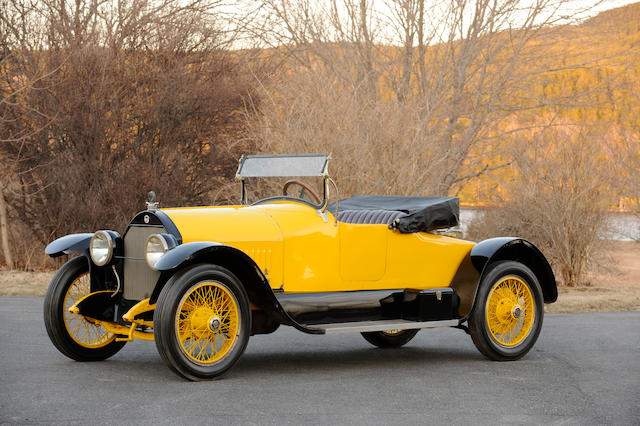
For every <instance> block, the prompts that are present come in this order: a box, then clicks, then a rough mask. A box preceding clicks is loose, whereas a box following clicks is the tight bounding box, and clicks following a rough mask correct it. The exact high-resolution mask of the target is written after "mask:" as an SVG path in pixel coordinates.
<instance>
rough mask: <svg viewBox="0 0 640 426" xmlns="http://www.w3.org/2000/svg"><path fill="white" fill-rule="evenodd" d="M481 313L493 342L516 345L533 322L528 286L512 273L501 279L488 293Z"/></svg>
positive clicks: (533, 308)
mask: <svg viewBox="0 0 640 426" xmlns="http://www.w3.org/2000/svg"><path fill="white" fill-rule="evenodd" d="M485 315H486V323H487V327H488V329H489V333H490V335H491V338H492V339H493V340H494V341H495V342H497V343H498V344H500V345H502V346H505V347H515V346H518V345H519V344H521V343H522V342H523V341H524V340H525V339H526V338H527V336H529V334H530V333H531V330H532V329H533V323H534V321H535V316H536V310H535V305H534V301H533V295H532V293H531V289H530V288H529V286H528V285H527V284H526V283H525V282H524V281H523V280H522V279H521V278H519V277H517V276H515V275H509V276H506V277H504V278H502V279H501V280H500V281H498V282H496V283H495V284H494V285H493V287H492V288H491V290H490V292H489V296H488V297H487V302H486V307H485Z"/></svg>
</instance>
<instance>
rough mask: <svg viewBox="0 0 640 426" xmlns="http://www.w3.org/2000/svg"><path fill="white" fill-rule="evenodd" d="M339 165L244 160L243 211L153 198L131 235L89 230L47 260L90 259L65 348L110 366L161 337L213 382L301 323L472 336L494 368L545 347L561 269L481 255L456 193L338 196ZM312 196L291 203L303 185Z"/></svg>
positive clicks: (79, 267) (513, 241)
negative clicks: (140, 343)
mask: <svg viewBox="0 0 640 426" xmlns="http://www.w3.org/2000/svg"><path fill="white" fill-rule="evenodd" d="M328 162H329V157H328V156H327V155H319V154H301V155H252V156H245V157H243V158H242V159H241V160H240V165H239V168H238V172H237V179H238V180H239V181H240V182H241V187H242V202H241V203H240V204H239V205H231V206H217V207H197V208H170V209H159V208H158V203H157V202H156V201H155V198H154V197H155V196H154V194H152V193H151V194H150V199H149V201H148V202H147V209H146V210H144V211H142V212H140V213H138V214H137V215H136V216H135V217H134V218H133V220H132V221H131V222H130V223H129V224H128V225H127V227H126V229H125V231H124V233H123V234H122V236H121V235H120V234H119V233H117V232H115V231H112V230H102V231H97V232H95V233H87V234H73V235H67V236H64V237H62V238H59V239H57V240H55V241H53V242H52V243H50V244H49V245H48V246H47V248H46V253H47V254H48V255H49V256H52V257H56V256H61V255H64V254H69V253H79V254H80V255H79V256H76V257H73V258H72V259H71V260H69V261H68V262H67V263H65V264H64V265H63V266H62V267H61V268H60V270H59V271H58V272H57V273H56V275H55V276H54V278H53V279H52V281H51V284H50V286H49V290H48V292H47V295H46V297H45V302H44V320H45V325H46V329H47V332H48V334H49V337H50V338H51V341H52V342H53V344H54V345H55V346H56V347H57V348H58V349H59V350H60V352H62V353H63V354H65V355H66V356H68V357H69V358H72V359H74V360H77V361H96V360H103V359H106V358H108V357H110V356H112V355H114V354H115V353H116V352H118V351H119V350H120V349H122V347H123V346H124V345H125V344H126V342H128V341H131V340H133V339H143V340H153V341H155V344H156V347H157V349H158V352H159V353H160V355H161V357H162V358H163V359H164V361H165V362H166V363H167V364H168V365H169V367H170V368H171V369H173V370H174V371H175V372H177V373H178V374H180V375H182V376H184V377H186V378H187V379H191V380H203V379H212V378H215V377H218V376H220V375H221V374H223V373H225V372H226V371H228V370H229V369H230V368H231V367H232V366H233V365H234V364H235V363H236V361H237V360H238V358H239V357H240V356H241V355H242V353H243V351H244V350H245V347H246V345H247V341H248V340H249V336H251V335H253V334H259V333H271V332H273V331H275V330H276V329H277V328H278V327H279V326H280V325H288V326H292V327H295V328H296V329H298V330H300V331H302V332H305V333H310V334H329V333H354V332H355V333H361V334H362V335H363V336H364V338H365V339H366V340H367V341H369V342H370V343H372V344H373V345H375V346H378V347H383V348H389V347H399V346H402V345H404V344H406V343H407V342H409V341H410V340H411V339H412V338H413V337H414V336H415V335H416V333H417V332H418V331H419V330H420V329H422V328H433V327H457V328H460V329H462V330H465V331H466V332H467V333H469V334H470V335H471V338H472V339H473V342H474V343H475V345H476V347H477V348H478V349H479V350H480V352H482V353H483V354H484V355H485V356H487V357H488V358H490V359H493V360H500V361H506V360H515V359H518V358H520V357H522V356H523V355H525V354H526V353H527V352H528V351H529V350H530V349H531V347H532V346H533V344H534V343H535V341H536V339H537V338H538V335H539V333H540V329H541V327H542V319H543V303H551V302H554V301H555V300H556V298H557V289H556V283H555V278H554V276H553V272H552V271H551V268H550V266H549V263H548V262H547V260H546V259H545V258H544V256H543V255H542V254H541V252H540V251H539V250H538V249H537V248H536V247H535V246H534V245H533V244H531V243H530V242H528V241H525V240H523V239H519V238H494V239H489V240H485V241H482V242H480V243H474V242H470V241H464V240H461V239H458V238H455V237H452V236H447V235H445V234H444V233H443V231H442V230H443V229H446V228H450V227H453V226H456V225H458V216H459V208H458V200H457V198H453V197H378V196H358V197H351V198H347V199H343V200H338V198H337V192H338V191H337V187H336V185H335V182H334V181H333V180H332V179H331V178H330V177H329V175H328ZM272 177H281V178H282V177H284V178H293V177H296V178H307V179H314V180H316V181H318V182H321V186H322V188H321V194H317V193H316V192H315V191H314V190H313V188H312V187H310V186H309V185H308V184H307V183H305V182H304V181H301V180H295V179H292V180H289V181H287V182H286V183H285V184H284V188H283V191H282V194H281V195H277V196H274V197H269V198H264V199H260V200H258V201H256V202H253V203H249V202H248V201H247V184H248V182H249V181H253V180H252V178H272ZM294 186H295V187H297V188H299V192H298V193H297V194H296V196H293V195H287V194H288V193H289V191H290V190H291V189H292V187H294Z"/></svg>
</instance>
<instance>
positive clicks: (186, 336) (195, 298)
mask: <svg viewBox="0 0 640 426" xmlns="http://www.w3.org/2000/svg"><path fill="white" fill-rule="evenodd" d="M240 321H241V319H240V314H239V304H238V300H237V299H236V297H235V295H234V294H233V293H232V292H231V290H230V289H229V288H228V287H227V286H225V285H224V284H222V283H221V282H217V281H204V282H201V283H198V284H197V285H195V286H194V287H192V288H191V289H189V290H188V291H187V292H186V293H185V295H184V296H183V297H182V299H181V300H180V303H179V304H178V309H177V311H176V315H175V329H176V332H177V333H176V335H177V338H178V343H179V345H180V349H181V350H182V353H183V354H184V355H185V356H186V357H187V358H188V359H189V360H191V361H192V362H194V363H196V364H198V365H201V366H209V365H214V364H216V363H218V362H220V361H221V360H223V359H224V358H225V356H226V355H227V354H228V353H229V352H230V351H231V350H232V349H233V348H234V346H235V345H236V343H237V341H238V332H239V329H240Z"/></svg>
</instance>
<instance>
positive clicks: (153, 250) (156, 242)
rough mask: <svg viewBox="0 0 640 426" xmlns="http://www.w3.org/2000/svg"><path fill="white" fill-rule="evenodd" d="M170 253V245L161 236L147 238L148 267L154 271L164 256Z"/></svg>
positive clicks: (155, 235)
mask: <svg viewBox="0 0 640 426" xmlns="http://www.w3.org/2000/svg"><path fill="white" fill-rule="evenodd" d="M168 251H169V244H168V243H167V241H166V240H165V239H164V238H162V236H161V235H160V234H153V235H149V238H147V249H146V258H147V265H149V267H150V268H151V269H153V270H155V269H156V263H158V260H160V258H161V257H162V255H163V254H165V253H166V252H168Z"/></svg>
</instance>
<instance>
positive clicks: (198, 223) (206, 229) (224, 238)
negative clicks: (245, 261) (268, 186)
mask: <svg viewBox="0 0 640 426" xmlns="http://www.w3.org/2000/svg"><path fill="white" fill-rule="evenodd" d="M162 212H164V213H165V214H166V215H167V216H169V218H170V219H171V221H172V222H173V223H174V224H175V226H176V228H178V231H179V232H180V234H181V235H182V242H183V243H189V242H192V241H215V242H219V243H223V244H228V245H231V246H239V245H240V246H245V245H246V243H259V242H281V241H282V239H283V235H282V231H281V230H280V228H279V226H278V224H277V223H276V222H275V221H274V220H273V218H272V217H271V216H270V215H269V214H268V212H267V211H266V210H265V209H264V208H259V207H247V206H224V207H185V208H172V209H162Z"/></svg>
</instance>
